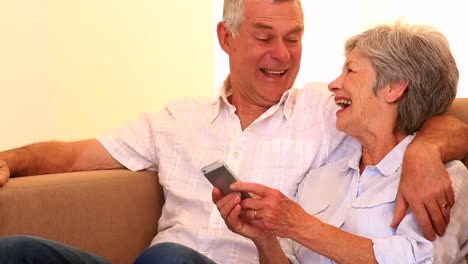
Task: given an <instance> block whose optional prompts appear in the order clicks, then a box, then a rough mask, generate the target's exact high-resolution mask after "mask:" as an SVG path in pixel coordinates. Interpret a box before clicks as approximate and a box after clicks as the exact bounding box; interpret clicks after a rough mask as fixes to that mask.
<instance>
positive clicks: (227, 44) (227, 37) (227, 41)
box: [216, 22, 232, 55]
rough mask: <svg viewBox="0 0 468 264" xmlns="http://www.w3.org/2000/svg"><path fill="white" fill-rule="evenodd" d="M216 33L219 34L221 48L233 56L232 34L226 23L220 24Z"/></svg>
mask: <svg viewBox="0 0 468 264" xmlns="http://www.w3.org/2000/svg"><path fill="white" fill-rule="evenodd" d="M216 32H217V33H218V42H219V45H220V46H221V48H222V49H223V50H224V52H226V53H227V54H228V55H230V54H231V50H232V49H231V41H232V33H231V32H230V31H229V30H228V29H227V28H226V25H225V24H224V22H219V23H218V27H217V28H216Z"/></svg>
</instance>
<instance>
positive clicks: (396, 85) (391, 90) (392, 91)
mask: <svg viewBox="0 0 468 264" xmlns="http://www.w3.org/2000/svg"><path fill="white" fill-rule="evenodd" d="M408 84H409V82H408V81H392V82H391V83H390V84H389V86H388V88H386V91H385V100H386V101H387V103H395V102H398V101H399V100H400V98H401V97H402V96H403V94H404V93H405V91H406V89H407V88H408Z"/></svg>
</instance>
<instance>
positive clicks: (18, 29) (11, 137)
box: [0, 0, 215, 150]
mask: <svg viewBox="0 0 468 264" xmlns="http://www.w3.org/2000/svg"><path fill="white" fill-rule="evenodd" d="M212 21H213V2H212V1H193V0H179V1H166V0H137V1H133V0H99V1H95V0H79V1H74V0H43V1H34V0H14V1H8V0H0V34H1V36H2V40H1V41H0V58H1V59H0V91H1V96H0V102H1V103H0V113H1V116H2V118H1V119H0V136H1V139H0V150H4V149H8V148H12V147H16V146H20V145H24V144H27V143H31V142H35V141H42V140H51V139H58V140H79V139H85V138H89V137H95V136H98V135H101V134H104V133H106V132H108V131H110V130H112V129H113V128H115V127H117V126H119V125H121V124H122V123H124V122H125V121H127V120H130V119H135V118H137V116H138V114H139V113H140V112H142V111H154V110H159V109H161V108H162V107H163V106H164V105H165V104H166V103H167V102H168V101H170V100H174V99H176V98H180V97H185V96H194V95H196V96H208V97H214V94H215V93H214V91H213V90H214V88H213V87H214V54H213V49H214V44H213V41H212V39H213V34H214V33H215V28H214V25H213V22H212Z"/></svg>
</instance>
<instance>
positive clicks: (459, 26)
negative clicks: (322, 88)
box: [214, 0, 468, 97]
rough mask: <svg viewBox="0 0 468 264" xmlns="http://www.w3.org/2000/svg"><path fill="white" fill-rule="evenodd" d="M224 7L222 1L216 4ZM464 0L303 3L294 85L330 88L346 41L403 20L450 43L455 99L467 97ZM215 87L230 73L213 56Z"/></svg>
mask: <svg viewBox="0 0 468 264" xmlns="http://www.w3.org/2000/svg"><path fill="white" fill-rule="evenodd" d="M220 2H222V1H220ZM465 3H466V0H447V1H443V2H441V1H439V0H410V1H407V0H378V1H375V0H327V1H312V0H302V4H303V8H304V13H305V34H304V39H303V56H302V64H301V71H300V72H299V75H298V77H297V79H296V85H297V86H298V87H303V86H304V84H305V83H307V82H327V83H328V82H330V81H332V80H333V79H334V78H336V76H337V75H338V74H339V72H340V71H341V67H342V64H343V62H344V58H343V56H342V55H343V52H344V50H343V48H344V43H345V40H346V39H347V38H348V37H350V36H352V35H354V34H357V33H360V32H362V31H364V30H365V29H367V28H369V27H371V26H373V25H376V24H380V23H392V22H394V21H395V20H396V19H397V18H399V17H405V18H406V19H405V21H406V22H409V23H423V24H428V25H431V26H434V27H436V28H438V29H439V30H440V31H441V32H442V33H444V34H445V35H446V37H447V38H448V40H449V42H450V45H451V49H452V53H453V55H454V57H455V59H456V61H457V64H458V69H459V71H460V82H459V89H458V93H457V96H458V97H468V49H467V48H466V47H468V33H467V32H468V31H467V30H466V25H468V15H467V12H466V11H467V8H466V7H464V6H465V5H466V4H465ZM214 11H215V18H216V19H217V20H218V21H219V20H221V13H222V4H221V3H217V5H215V10H214ZM216 52H217V54H219V55H217V57H216V58H217V61H216V68H215V69H216V83H219V82H220V81H221V80H222V79H223V78H224V77H225V76H226V74H227V73H228V70H229V69H228V59H227V56H226V55H225V54H224V53H223V52H222V50H221V49H217V50H216Z"/></svg>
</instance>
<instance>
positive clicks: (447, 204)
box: [440, 202, 450, 209]
mask: <svg viewBox="0 0 468 264" xmlns="http://www.w3.org/2000/svg"><path fill="white" fill-rule="evenodd" d="M449 208H450V206H449V203H448V202H445V203H443V204H442V205H441V206H440V209H449Z"/></svg>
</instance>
